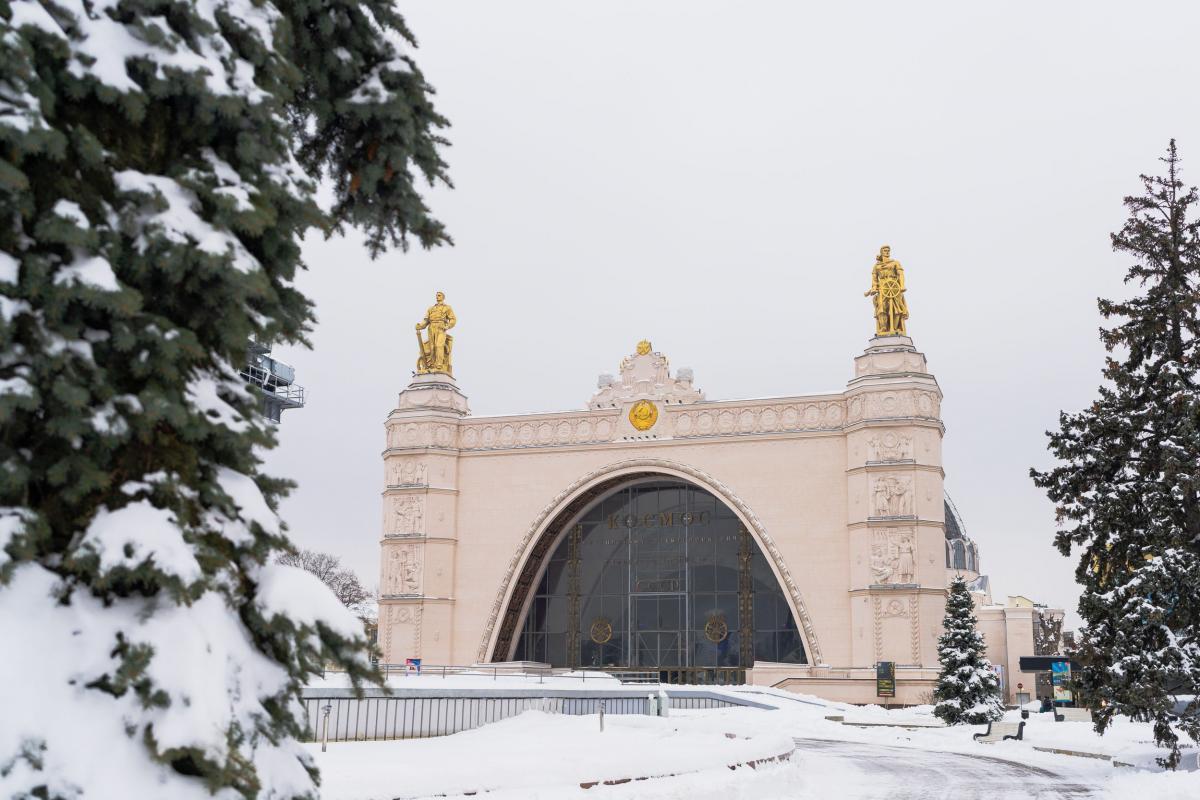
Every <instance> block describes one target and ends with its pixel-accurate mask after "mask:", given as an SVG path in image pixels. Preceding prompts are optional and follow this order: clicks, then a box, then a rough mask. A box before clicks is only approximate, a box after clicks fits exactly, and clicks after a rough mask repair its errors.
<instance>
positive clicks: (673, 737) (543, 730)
mask: <svg viewBox="0 0 1200 800" xmlns="http://www.w3.org/2000/svg"><path fill="white" fill-rule="evenodd" d="M763 713H769V712H763ZM736 732H737V729H736V728H732V727H730V725H729V722H728V720H726V719H724V718H722V717H720V716H716V715H705V716H687V717H682V718H680V719H678V720H677V719H673V718H665V719H664V718H660V717H644V716H615V715H609V716H607V717H605V731H604V732H603V733H601V732H600V729H599V721H598V718H597V717H595V716H561V715H549V714H543V713H542V712H540V711H529V712H526V713H524V714H521V715H520V716H517V717H512V718H510V719H507V720H504V721H502V722H497V723H494V724H492V725H487V726H484V727H482V728H477V729H475V730H471V731H464V732H463V733H458V734H455V735H453V736H444V737H440V738H436V739H409V740H405V741H392V742H339V743H335V744H330V745H329V751H328V752H326V753H322V752H321V747H320V745H316V744H313V745H306V747H308V749H309V752H310V753H311V754H312V756H313V758H314V759H315V760H316V763H317V766H318V767H319V768H320V770H321V776H322V786H323V788H322V792H321V795H322V797H323V798H325V800H365V798H408V797H421V796H426V795H432V794H458V793H463V792H471V791H490V790H496V789H503V790H505V791H506V792H507V793H512V794H513V795H514V796H522V797H537V796H545V797H562V796H564V794H566V793H568V792H570V793H572V794H574V793H577V792H579V788H578V786H579V784H580V783H583V782H590V781H595V780H619V779H622V778H639V777H647V776H656V775H667V774H672V773H687V772H694V771H698V770H712V769H720V770H722V771H723V772H724V773H728V772H729V770H728V769H727V767H728V766H729V765H733V764H738V763H745V762H747V761H755V760H759V759H765V758H772V757H774V756H777V755H779V754H781V753H785V752H786V753H790V752H791V750H792V747H793V743H792V741H791V739H790V738H788V737H787V736H786V735H782V734H778V733H775V734H755V735H752V736H748V737H742V736H735V738H729V737H728V736H727V735H726V734H729V733H734V734H736ZM593 791H594V790H593ZM544 792H549V793H548V794H542V793H544ZM555 792H557V794H555Z"/></svg>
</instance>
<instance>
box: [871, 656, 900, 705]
mask: <svg viewBox="0 0 1200 800" xmlns="http://www.w3.org/2000/svg"><path fill="white" fill-rule="evenodd" d="M875 694H876V695H878V696H879V697H895V696H896V662H895V661H880V662H879V663H878V664H876V665H875Z"/></svg>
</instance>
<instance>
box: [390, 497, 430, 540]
mask: <svg viewBox="0 0 1200 800" xmlns="http://www.w3.org/2000/svg"><path fill="white" fill-rule="evenodd" d="M391 500H392V509H391V513H390V514H389V515H388V516H389V522H390V525H389V526H388V532H389V533H399V534H414V533H424V531H425V498H424V497H419V496H416V495H403V496H397V497H393V498H391Z"/></svg>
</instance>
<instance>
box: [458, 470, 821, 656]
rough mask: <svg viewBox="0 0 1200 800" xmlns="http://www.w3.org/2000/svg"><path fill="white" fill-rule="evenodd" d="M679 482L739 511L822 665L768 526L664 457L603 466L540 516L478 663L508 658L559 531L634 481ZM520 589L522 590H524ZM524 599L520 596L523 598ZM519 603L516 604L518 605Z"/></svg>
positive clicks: (728, 492) (725, 490) (511, 571)
mask: <svg viewBox="0 0 1200 800" xmlns="http://www.w3.org/2000/svg"><path fill="white" fill-rule="evenodd" d="M664 476H665V477H673V478H678V479H679V480H683V481H686V482H688V483H691V484H693V485H695V486H697V487H699V488H701V489H704V490H705V491H708V492H711V493H712V494H713V495H715V496H716V497H718V498H720V499H721V501H722V502H724V503H725V504H726V505H727V506H728V507H729V508H730V509H732V510H733V512H734V513H735V514H736V515H737V516H738V518H739V520H740V521H741V523H742V524H743V525H745V526H746V529H747V530H748V531H750V535H751V536H752V537H754V540H755V542H756V543H757V544H758V546H759V548H760V549H761V550H762V552H763V553H764V554H765V555H766V557H767V563H769V564H770V566H771V571H772V572H773V573H774V574H775V579H776V580H777V581H778V582H779V585H780V586H782V587H783V588H784V589H785V595H786V597H787V598H788V603H789V604H790V605H791V610H792V615H793V616H794V618H795V619H796V622H797V623H798V625H797V627H798V628H799V632H800V637H801V639H802V640H803V642H804V647H805V652H807V653H808V655H809V663H810V664H814V665H816V664H822V663H824V659H823V658H822V656H821V647H820V644H819V643H818V641H817V633H816V629H815V628H814V627H813V624H812V618H811V616H810V615H809V613H808V607H807V606H806V605H805V603H804V598H803V596H802V595H801V594H800V588H799V587H798V586H797V585H796V581H795V579H794V578H793V577H792V573H791V570H789V569H788V567H787V564H786V563H785V562H784V560H783V556H782V555H781V554H780V552H779V548H778V547H777V546H776V545H775V541H774V540H773V539H772V538H771V536H770V534H769V533H768V532H767V529H766V527H765V526H764V525H763V524H762V521H761V520H760V519H759V518H758V516H757V515H756V514H755V513H754V511H753V510H752V509H751V508H750V507H749V506H748V505H746V503H745V502H744V501H743V500H742V499H741V498H740V497H738V496H737V494H735V493H734V492H733V490H732V489H730V488H729V487H728V486H726V485H725V484H724V483H722V482H721V481H719V480H717V479H716V478H714V477H713V476H712V475H710V474H708V473H707V472H705V471H703V470H700V469H697V468H695V467H692V466H689V465H687V464H681V463H679V462H676V461H668V460H666V459H660V458H636V459H629V460H626V461H618V462H616V463H613V464H609V465H607V466H604V467H601V468H600V469H598V470H595V471H593V472H590V473H588V474H586V475H584V476H583V477H581V478H579V479H578V480H576V481H575V482H574V483H572V484H571V485H570V486H568V487H567V488H566V489H564V490H563V491H561V492H559V493H558V495H557V496H555V498H554V499H553V500H551V501H550V503H548V504H547V505H546V507H545V508H543V509H542V511H541V513H539V514H538V515H537V518H536V519H534V521H533V523H532V524H531V525H530V526H529V529H528V530H527V531H526V532H525V537H524V538H523V539H522V541H521V544H520V546H519V547H518V548H517V550H516V552H515V553H513V556H512V558H510V559H509V561H508V564H507V565H506V568H505V572H504V578H503V580H502V581H501V584H500V589H499V591H498V592H497V593H496V599H495V600H494V601H493V603H492V608H491V611H490V612H489V613H488V619H487V624H486V625H485V626H484V630H483V635H482V636H481V637H480V641H479V650H478V653H477V659H478V660H479V661H481V662H486V661H488V660H491V659H493V658H494V657H495V655H496V652H497V649H498V648H497V645H500V646H501V647H502V648H503V650H504V651H505V652H504V657H505V658H507V655H508V650H509V649H510V647H511V645H512V637H513V636H514V635H515V633H516V629H517V626H518V624H519V622H520V615H521V611H522V606H523V605H524V599H525V598H524V594H525V593H526V592H527V591H528V590H529V588H530V586H531V584H532V583H533V580H534V577H535V576H536V575H537V572H538V569H539V568H540V565H541V561H542V559H543V558H544V557H545V556H546V554H547V552H548V551H549V550H550V548H551V547H552V545H553V543H554V541H555V539H556V538H557V535H558V533H559V530H560V529H561V528H562V526H563V525H565V524H566V523H567V522H569V521H570V519H571V518H572V517H574V516H576V515H577V514H578V513H579V512H581V511H582V510H583V509H584V508H586V507H587V506H588V505H590V504H591V503H592V502H593V501H594V500H596V499H597V498H599V497H600V496H602V495H603V494H605V493H607V492H608V491H609V490H611V489H613V488H615V487H616V486H618V485H621V484H624V483H626V482H628V481H630V480H635V479H638V478H647V477H664ZM518 590H520V591H518ZM518 595H520V596H518ZM514 599H515V600H516V602H515V603H514V602H513V601H514Z"/></svg>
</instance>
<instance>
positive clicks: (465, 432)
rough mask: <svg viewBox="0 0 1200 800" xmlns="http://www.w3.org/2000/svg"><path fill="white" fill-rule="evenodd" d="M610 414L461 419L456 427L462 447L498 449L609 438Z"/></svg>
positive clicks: (611, 431) (614, 427) (611, 430)
mask: <svg viewBox="0 0 1200 800" xmlns="http://www.w3.org/2000/svg"><path fill="white" fill-rule="evenodd" d="M616 422H617V418H616V416H615V415H613V414H607V413H606V414H587V415H580V416H578V417H568V418H565V419H562V418H559V419H553V418H552V419H547V420H544V421H540V422H521V421H496V422H489V421H486V420H481V421H479V422H473V421H470V420H466V421H464V422H463V423H462V424H461V425H460V427H459V430H458V447H459V449H461V450H501V449H507V448H511V447H550V446H556V445H567V444H593V443H598V442H610V441H612V440H613V435H614V434H615V433H616V430H617V425H616Z"/></svg>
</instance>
